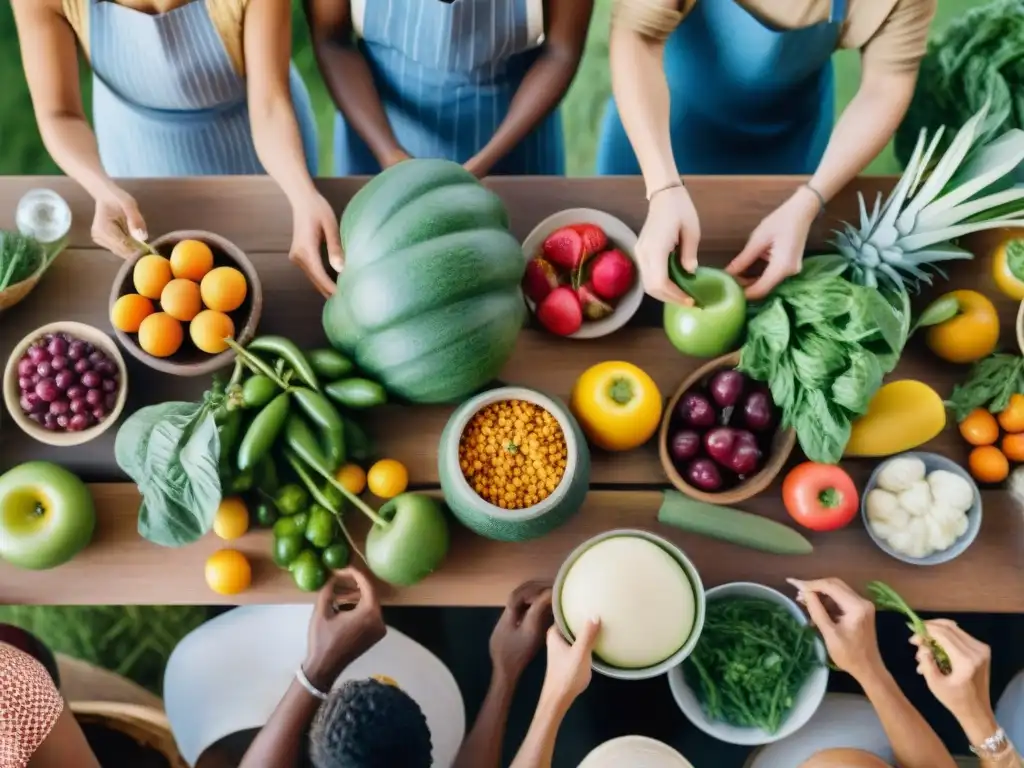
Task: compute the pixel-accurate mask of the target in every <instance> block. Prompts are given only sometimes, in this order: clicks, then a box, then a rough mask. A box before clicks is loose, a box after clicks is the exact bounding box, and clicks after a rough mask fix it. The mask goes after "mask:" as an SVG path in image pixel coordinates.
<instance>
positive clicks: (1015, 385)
mask: <svg viewBox="0 0 1024 768" xmlns="http://www.w3.org/2000/svg"><path fill="white" fill-rule="evenodd" d="M1016 394H1024V357H1021V356H1020V355H1011V354H1006V353H996V354H994V355H989V356H988V357H986V358H985V359H983V360H979V361H978V362H977V363H975V364H974V366H972V368H971V372H970V373H969V374H968V375H967V380H966V381H965V382H964V383H963V384H957V385H956V387H954V388H953V394H951V395H950V396H949V400H948V401H947V402H946V405H947V406H948V407H949V408H950V409H951V410H952V411H953V417H954V418H955V419H956V420H957V421H958V422H960V421H963V420H964V419H966V418H967V417H968V416H969V415H970V414H971V411H974V410H976V409H978V408H985V409H987V410H989V411H991V412H992V413H1000V412H1001V411H1004V410H1006V407H1007V406H1008V405H1009V404H1010V398H1011V397H1013V396H1014V395H1016Z"/></svg>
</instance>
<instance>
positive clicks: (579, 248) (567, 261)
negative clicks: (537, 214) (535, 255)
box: [541, 227, 584, 269]
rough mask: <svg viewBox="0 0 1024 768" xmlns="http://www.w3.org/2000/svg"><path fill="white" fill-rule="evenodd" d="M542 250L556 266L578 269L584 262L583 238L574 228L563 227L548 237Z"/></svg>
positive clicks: (545, 256)
mask: <svg viewBox="0 0 1024 768" xmlns="http://www.w3.org/2000/svg"><path fill="white" fill-rule="evenodd" d="M541 250H542V251H543V253H544V258H546V259H547V260H548V261H550V262H551V263H552V264H554V265H555V266H558V267H561V268H562V269H576V267H578V266H579V264H580V262H581V261H583V253H584V251H583V238H582V237H581V236H580V233H579V232H577V231H576V230H575V229H573V228H572V227H562V228H561V229H556V230H555V231H554V232H552V233H551V234H550V235H548V237H547V239H546V240H545V241H544V245H543V246H541Z"/></svg>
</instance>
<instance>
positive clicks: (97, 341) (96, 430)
mask: <svg viewBox="0 0 1024 768" xmlns="http://www.w3.org/2000/svg"><path fill="white" fill-rule="evenodd" d="M48 333H67V334H70V335H71V336H74V337H75V338H77V339H81V340H82V341H87V342H89V343H90V344H92V345H93V346H94V347H96V348H97V349H99V350H100V351H102V352H103V353H104V354H105V355H106V356H107V357H109V358H110V359H111V361H113V363H114V364H115V365H116V366H117V372H118V379H119V381H120V384H121V388H120V389H119V390H118V393H117V402H116V403H115V405H114V407H113V409H112V410H111V411H110V413H109V414H107V418H105V419H104V420H103V421H101V422H100V423H99V424H96V425H94V426H92V427H89V428H88V429H83V430H82V431H81V432H50V431H49V430H47V429H44V428H43V427H42V426H41V425H39V424H36V423H35V422H34V421H32V420H31V419H30V418H28V416H26V415H25V413H24V411H22V410H21V403H20V399H21V392H20V390H19V389H18V362H19V361H20V360H21V358H22V356H23V355H24V354H25V352H26V351H27V350H28V348H29V347H30V346H32V344H33V343H34V342H35V341H36V340H37V339H39V338H41V337H43V336H45V335H46V334H48ZM127 398H128V369H127V368H126V367H125V364H124V358H123V357H122V356H121V350H119V349H118V348H117V344H115V343H114V340H113V339H111V338H110V337H109V336H107V334H105V333H104V332H103V331H101V330H100V329H99V328H93V327H92V326H91V325H86V324H84V323H74V322H70V321H67V322H57V323H50V324H48V325H44V326H42V327H41V328H36V329H35V330H34V331H32V333H30V334H28V335H27V336H26V337H25V338H23V339H22V340H21V341H19V342H18V343H17V345H15V347H14V350H13V351H12V352H11V356H10V357H9V358H7V365H6V367H5V368H4V405H5V406H6V407H7V412H8V413H9V414H10V415H11V418H12V419H13V420H14V423H15V424H17V425H18V426H19V427H20V428H21V430H22V431H23V432H25V433H26V434H27V435H29V436H30V437H32V438H34V439H35V440H38V441H39V442H41V443H45V444H46V445H54V446H58V447H70V446H74V445H82V444H83V443H88V442H89V441H90V440H94V439H96V438H97V437H99V436H100V435H102V434H103V433H104V432H106V431H107V430H108V429H110V428H111V427H112V426H113V425H114V424H116V423H117V419H118V417H119V416H120V415H121V411H123V410H124V404H125V400H126V399H127Z"/></svg>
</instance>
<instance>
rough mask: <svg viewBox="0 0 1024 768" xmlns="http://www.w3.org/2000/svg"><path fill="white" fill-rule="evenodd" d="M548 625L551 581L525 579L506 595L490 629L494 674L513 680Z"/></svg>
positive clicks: (541, 641) (528, 658) (533, 651)
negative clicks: (505, 601)
mask: <svg viewBox="0 0 1024 768" xmlns="http://www.w3.org/2000/svg"><path fill="white" fill-rule="evenodd" d="M550 625H551V585H550V584H544V583H541V582H538V581H528V582H527V583H525V584H523V585H521V586H520V587H518V588H516V590H515V591H514V592H513V593H512V594H511V595H510V596H509V599H508V603H507V604H506V605H505V610H504V612H503V613H502V614H501V618H500V619H498V625H497V626H496V627H495V628H494V632H493V633H491V646H490V647H491V663H492V664H493V665H494V671H495V673H496V674H499V675H502V676H503V677H504V678H505V679H506V680H507V681H512V682H514V681H516V680H518V679H519V676H520V675H522V674H523V670H524V669H526V665H527V664H529V663H530V661H531V660H532V659H533V657H534V656H536V655H537V651H539V650H540V647H541V645H542V644H543V643H544V630H546V629H547V628H548V627H549V626H550Z"/></svg>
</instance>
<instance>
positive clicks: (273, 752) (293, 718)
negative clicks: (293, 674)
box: [238, 680, 320, 768]
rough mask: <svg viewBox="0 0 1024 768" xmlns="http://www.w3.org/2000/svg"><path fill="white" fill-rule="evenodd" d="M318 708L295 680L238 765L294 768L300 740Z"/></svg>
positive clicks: (239, 767)
mask: <svg viewBox="0 0 1024 768" xmlns="http://www.w3.org/2000/svg"><path fill="white" fill-rule="evenodd" d="M319 707H320V700H319V699H317V698H315V697H313V696H312V695H311V694H310V693H309V691H307V690H306V689H305V688H303V687H302V686H301V685H300V684H299V682H298V681H297V680H293V681H292V684H291V685H290V686H288V690H287V691H286V692H285V694H284V697H283V698H282V699H281V702H280V703H279V704H278V705H277V708H276V709H274V712H273V714H272V715H271V716H270V720H268V721H267V724H266V725H265V726H263V727H262V728H261V729H260V732H259V733H258V734H256V738H255V739H254V740H253V742H252V745H251V746H250V747H249V749H248V751H247V752H246V753H245V757H243V758H242V762H241V764H239V766H238V768H295V766H298V764H299V759H300V757H301V755H302V742H303V739H305V737H306V733H307V732H308V731H309V725H310V723H311V722H312V721H313V717H314V715H316V712H317V709H319Z"/></svg>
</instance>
